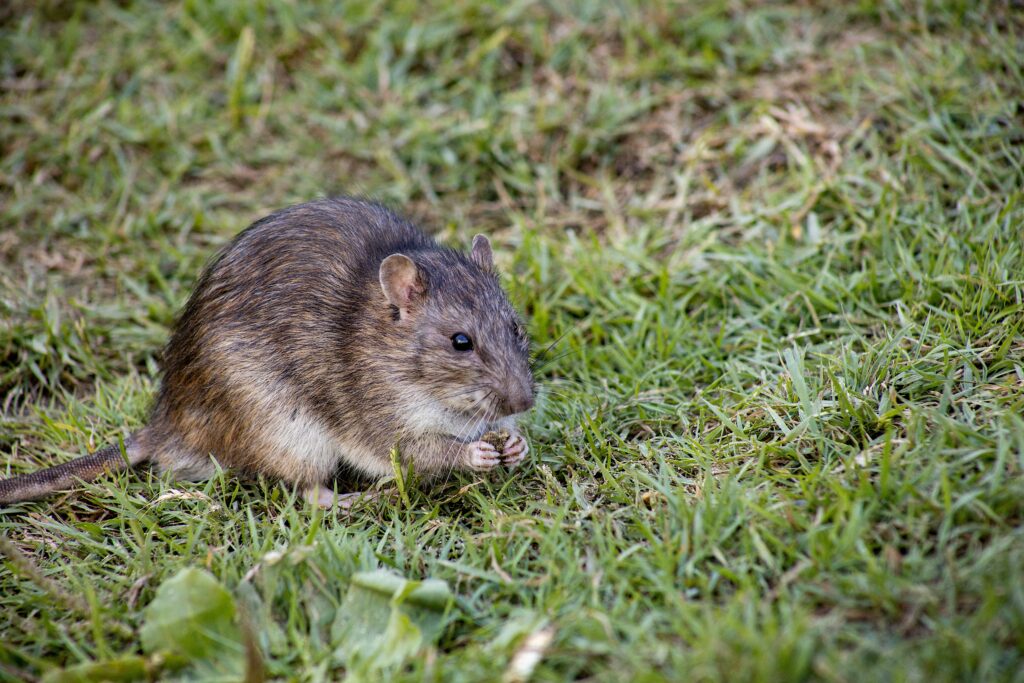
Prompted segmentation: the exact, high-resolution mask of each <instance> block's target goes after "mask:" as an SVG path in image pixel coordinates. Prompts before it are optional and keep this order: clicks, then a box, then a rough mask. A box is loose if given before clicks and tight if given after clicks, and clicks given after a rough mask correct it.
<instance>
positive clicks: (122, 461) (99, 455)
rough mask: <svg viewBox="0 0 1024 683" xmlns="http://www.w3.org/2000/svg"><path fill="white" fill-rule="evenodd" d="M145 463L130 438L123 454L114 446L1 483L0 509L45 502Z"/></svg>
mask: <svg viewBox="0 0 1024 683" xmlns="http://www.w3.org/2000/svg"><path fill="white" fill-rule="evenodd" d="M143 460H145V458H144V456H143V455H142V453H141V449H140V448H139V447H138V445H137V444H136V443H134V439H132V438H129V439H127V440H126V441H125V442H124V453H122V452H121V447H120V445H118V444H112V445H110V446H107V447H106V448H101V449H99V450H98V451H96V452H95V453H92V454H90V455H84V456H82V457H81V458H75V459H74V460H72V461H71V462H66V463H64V464H62V465H57V466H56V467H49V468H47V469H45V470H39V471H38V472H32V473H30V474H23V475H21V476H20V477H11V478H10V479H0V505H7V504H9V503H20V502H22V501H26V500H36V499H38V498H44V497H46V496H48V495H50V494H51V493H56V492H57V491H63V490H65V489H69V488H71V487H72V486H74V485H75V483H76V482H78V481H79V480H85V481H92V480H93V479H96V478H97V477H99V476H100V475H102V474H103V473H104V472H122V471H124V470H126V469H129V468H131V467H132V466H133V465H138V464H139V463H141V462H142V461H143Z"/></svg>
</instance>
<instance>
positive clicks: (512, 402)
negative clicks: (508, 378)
mask: <svg viewBox="0 0 1024 683" xmlns="http://www.w3.org/2000/svg"><path fill="white" fill-rule="evenodd" d="M505 403H506V405H507V406H508V412H509V414H510V415H516V414H517V413H525V412H526V411H527V410H529V409H530V408H532V407H533V387H532V386H531V385H530V383H529V382H515V383H513V385H512V386H511V387H509V391H508V397H507V398H506V399H505Z"/></svg>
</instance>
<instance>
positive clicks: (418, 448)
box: [0, 197, 535, 507]
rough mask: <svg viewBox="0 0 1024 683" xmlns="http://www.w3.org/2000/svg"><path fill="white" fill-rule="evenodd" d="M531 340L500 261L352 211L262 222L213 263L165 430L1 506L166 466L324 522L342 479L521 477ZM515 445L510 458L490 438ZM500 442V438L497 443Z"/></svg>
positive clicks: (181, 344) (7, 497)
mask: <svg viewBox="0 0 1024 683" xmlns="http://www.w3.org/2000/svg"><path fill="white" fill-rule="evenodd" d="M529 352H530V341H529V337H528V335H527V332H526V329H525V326H524V325H523V322H522V319H521V318H520V317H519V315H518V314H517V313H516V311H515V309H514V308H513V306H512V305H511V303H510V302H509V300H508V297H507V296H506V294H505V292H504V291H503V290H502V288H501V286H500V284H499V281H498V275H497V272H496V270H495V268H494V262H493V256H492V251H491V244H490V242H489V241H488V239H487V237H485V236H484V235H476V236H475V237H474V238H473V242H472V248H471V250H470V252H469V253H468V254H467V253H464V252H461V251H458V250H455V249H451V248H448V247H444V246H441V245H439V244H438V243H437V242H436V241H435V240H434V239H433V238H431V237H429V236H428V235H427V234H425V233H424V232H422V231H421V230H420V229H419V228H417V227H416V226H415V225H414V224H413V223H411V222H410V221H409V220H407V219H405V218H403V217H401V216H399V215H397V214H396V213H394V212H392V211H391V210H389V209H387V208H385V207H384V206H382V205H379V204H375V203H372V202H368V201H363V200H359V199H353V198H347V197H341V198H333V199H323V200H317V201H312V202H308V203H305V204H298V205H295V206H292V207H289V208H286V209H283V210H280V211H278V212H276V213H273V214H271V215H270V216H267V217H266V218H263V219H261V220H258V221H256V222H255V223H253V224H252V225H251V226H249V227H248V228H246V229H245V230H243V231H242V232H241V233H239V234H238V235H237V236H236V237H235V238H234V239H233V240H232V241H231V242H230V243H229V244H228V245H227V246H226V247H224V248H223V249H222V250H220V252H219V253H218V254H217V255H216V256H214V257H213V259H212V260H211V262H210V263H209V264H208V265H207V267H206V268H205V270H204V272H203V273H202V275H201V276H200V277H199V280H198V282H197V284H196V286H195V289H194V290H193V292H192V295H191V297H190V298H189V300H188V302H187V303H186V305H185V307H184V309H183V310H182V311H181V313H180V314H179V316H178V318H177V321H176V322H175V324H174V326H173V329H172V333H171V336H170V339H169V341H168V343H167V345H166V347H165V349H164V353H163V361H162V366H163V367H162V379H161V383H160V387H159V390H158V393H157V397H156V400H155V403H154V405H153V408H152V411H151V413H150V416H149V419H148V421H147V423H146V425H145V426H144V427H142V428H141V429H140V430H138V431H137V432H135V433H134V434H132V435H131V436H130V437H128V438H127V439H125V440H124V444H123V449H122V447H121V445H119V444H115V445H111V446H107V447H106V448H102V449H100V450H98V451H96V452H95V453H93V454H91V455H86V456H84V457H80V458H78V459H76V460H72V461H70V462H67V463H64V464H62V465H58V466H56V467H52V468H49V469H45V470H41V471H38V472H34V473H30V474H26V475H22V476H16V477H13V478H10V479H5V480H0V504H7V503H14V502H19V501H26V500H34V499H38V498H42V497H44V496H46V495H49V494H52V493H55V492H57V491H60V490H64V489H67V488H69V487H70V486H72V485H73V484H74V483H75V481H76V480H79V479H81V480H86V481H90V480H93V479H95V478H96V477H98V476H100V475H101V474H102V473H104V472H106V471H121V470H124V469H127V468H129V467H132V466H136V465H142V464H150V465H152V466H155V468H156V469H158V470H159V471H162V472H168V473H170V475H171V476H172V477H174V478H176V479H182V480H188V481H201V480H203V479H206V478H209V477H210V476H212V475H213V474H214V473H215V472H216V469H217V467H218V465H219V466H221V467H224V468H227V469H231V470H236V471H241V472H245V473H250V474H256V475H267V476H270V477H272V478H275V479H277V480H280V481H282V482H284V483H285V484H287V485H291V486H293V487H295V488H296V490H297V491H299V492H300V493H301V494H302V495H303V497H305V498H306V499H307V500H309V501H310V502H313V503H314V504H318V505H320V506H321V507H331V506H332V505H334V504H339V505H344V506H347V505H350V504H351V502H352V501H353V500H354V499H355V497H357V496H359V495H362V494H358V493H349V494H344V495H341V496H339V495H337V494H336V493H335V492H334V491H333V490H332V489H330V488H328V487H327V484H328V482H329V481H331V480H332V477H333V475H334V474H335V472H336V471H337V470H339V469H346V468H347V469H349V470H350V471H354V472H356V473H358V474H360V475H363V476H365V477H368V478H370V479H377V480H379V479H381V478H383V477H386V476H388V475H391V474H393V472H394V465H393V463H392V451H393V449H394V448H396V447H397V449H398V454H399V460H400V463H401V464H402V466H403V467H408V466H410V465H411V466H412V468H413V470H414V471H415V472H416V473H417V474H418V475H420V476H421V477H422V478H424V479H425V480H427V481H430V480H437V479H439V478H441V477H446V476H447V475H449V474H450V473H451V472H452V471H453V470H472V471H487V470H491V469H494V468H496V467H498V466H499V465H504V466H506V467H515V466H516V465H518V464H519V463H520V462H522V460H523V459H524V457H525V456H526V454H527V453H528V451H529V447H528V444H527V441H526V439H525V437H524V436H523V435H522V433H521V431H520V430H519V428H518V426H517V424H518V418H519V417H521V416H522V415H523V414H524V413H525V412H526V411H528V410H529V409H530V408H531V407H532V405H533V402H534V396H535V384H534V379H533V375H532V371H531V366H530V355H529ZM494 430H500V431H501V432H503V433H507V434H508V438H507V440H506V441H505V443H504V446H503V447H502V448H497V447H495V445H494V444H492V443H488V441H486V440H484V436H485V434H486V433H487V432H492V433H493V431H494ZM492 440H493V437H492Z"/></svg>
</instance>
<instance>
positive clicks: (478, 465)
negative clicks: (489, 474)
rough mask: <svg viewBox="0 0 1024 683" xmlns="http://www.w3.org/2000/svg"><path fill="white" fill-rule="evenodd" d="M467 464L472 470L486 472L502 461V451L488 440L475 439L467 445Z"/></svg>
mask: <svg viewBox="0 0 1024 683" xmlns="http://www.w3.org/2000/svg"><path fill="white" fill-rule="evenodd" d="M465 449H466V450H465V462H466V466H467V467H468V468H469V469H471V470H477V471H479V472H486V471H487V470H493V469H494V468H495V467H497V466H498V464H499V463H500V462H501V453H499V452H498V450H497V449H496V448H495V447H494V446H492V445H491V444H489V443H487V442H486V441H474V442H472V443H468V444H466V446H465Z"/></svg>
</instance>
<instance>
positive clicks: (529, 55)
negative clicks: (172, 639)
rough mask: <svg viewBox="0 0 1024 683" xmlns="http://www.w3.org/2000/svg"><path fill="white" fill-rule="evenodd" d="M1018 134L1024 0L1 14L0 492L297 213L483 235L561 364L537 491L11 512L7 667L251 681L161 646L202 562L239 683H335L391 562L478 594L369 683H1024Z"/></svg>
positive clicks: (169, 495) (140, 480) (22, 6)
mask: <svg viewBox="0 0 1024 683" xmlns="http://www.w3.org/2000/svg"><path fill="white" fill-rule="evenodd" d="M1022 149H1024V10H1022V9H1021V7H1020V3H1017V2H1010V1H1008V0H1003V1H993V2H968V1H964V0H960V1H956V0H949V1H942V0H933V1H927V2H926V1H924V0H921V1H914V0H887V1H884V2H870V1H866V0H865V1H862V2H847V3H827V2H821V3H811V2H793V3H782V2H760V1H755V0H709V1H706V2H689V3H682V4H680V3H675V2H668V1H667V0H662V1H655V2H646V1H642V0H635V1H632V2H631V1H626V0H623V1H622V2H614V3H612V2H607V3H604V2H596V1H592V0H575V1H573V2H566V3H559V2H539V1H538V2H530V1H519V0H508V1H505V2H484V1H481V0H458V1H456V2H441V1H440V0H438V1H431V2H421V1H418V0H415V1H414V0H403V1H396V2H391V3H389V4H388V6H386V7H382V6H378V3H374V2H366V1H355V2H350V3H344V5H341V4H339V5H338V6H336V5H335V4H334V3H318V2H291V1H288V0H259V1H256V2H251V3H235V2H228V1H226V0H217V1H212V2H201V1H186V2H182V3H162V2H156V1H152V2H143V1H139V2H136V1H133V0H125V1H124V2H112V1H111V0H99V1H97V2H82V3H74V2H62V1H61V0H52V1H47V2H39V3H28V2H20V1H16V2H15V3H14V4H13V6H5V7H3V8H2V9H0V154H2V156H0V420H2V424H0V476H10V475H14V474H18V473H23V472H29V471H33V470H35V469H38V468H39V467H41V466H43V465H45V464H53V463H56V462H63V461H64V460H66V459H69V458H71V457H73V456H74V455H76V454H82V453H85V452H87V451H89V450H94V449H96V448H98V447H100V446H102V445H104V444H106V443H109V442H111V441H116V440H117V438H118V437H121V436H125V435H127V434H129V433H130V432H131V431H132V430H134V429H137V428H138V427H139V426H140V425H141V424H143V422H144V420H145V417H146V411H147V408H148V406H149V404H150V401H151V399H152V397H153V394H154V390H155V387H156V386H157V383H158V381H159V374H158V368H159V364H160V348H161V345H162V344H163V343H164V341H165V340H166V337H167V333H168V329H169V326H170V324H171V322H172V320H173V316H174V314H175V312H176V310H177V309H178V308H179V307H180V306H181V305H182V303H183V302H184V300H185V298H186V296H187V295H188V293H189V291H190V288H191V286H192V285H193V283H194V282H195V279H196V277H197V275H198V274H199V272H200V270H201V268H202V265H203V263H204V262H205V261H206V259H207V258H209V257H210V256H211V255H212V254H213V253H214V251H215V250H216V249H217V247H218V246H219V245H222V244H224V243H225V241H226V240H228V239H229V238H230V237H231V236H232V235H234V234H235V233H236V232H238V231H239V230H241V229H242V228H244V227H245V226H246V225H248V224H249V223H250V222H252V221H253V220H255V219H257V218H260V217H262V216H263V215H265V214H266V213H268V212H269V211H271V210H273V209H276V208H280V207H282V206H284V205H287V204H290V203H294V202H299V201H304V200H308V199H311V198H315V197H319V196H324V195H331V194H339V193H346V194H360V195H368V196H371V197H374V198H377V199H380V200H384V201H386V202H388V203H391V204H393V205H394V206H397V207H401V208H402V209H403V210H404V211H406V212H407V213H408V214H410V215H412V216H413V217H415V218H416V219H417V220H419V221H421V222H422V223H423V224H424V225H425V226H426V227H428V228H430V229H432V230H435V231H437V232H438V234H439V236H440V237H441V239H443V240H444V241H446V242H449V243H452V244H460V245H465V244H468V240H469V238H470V236H471V235H472V234H473V233H474V232H478V231H479V232H486V233H488V234H490V235H491V236H492V239H493V241H494V244H495V249H496V258H497V260H498V262H499V265H500V267H501V268H502V270H503V273H504V276H505V281H506V283H507V286H508V288H509V291H510V292H511V294H512V296H513V298H514V300H515V302H516V303H517V305H518V306H520V307H521V309H522V310H523V311H524V312H525V313H526V314H527V315H528V316H529V318H530V327H531V332H532V334H533V337H534V340H535V342H536V344H537V346H538V348H542V347H544V346H547V345H548V344H551V343H552V342H555V341H556V340H558V341H557V343H555V344H554V347H553V350H552V352H551V353H550V354H549V357H548V360H547V362H546V363H545V364H544V365H543V368H542V370H541V378H540V379H541V381H542V383H543V386H544V389H543V395H542V397H541V400H540V402H539V405H538V408H537V409H536V410H535V411H534V413H533V414H532V416H531V418H530V420H529V421H528V424H527V428H528V432H529V434H530V437H531V441H532V444H533V449H532V452H531V455H530V458H529V462H528V464H527V465H526V466H525V467H523V468H522V469H520V470H518V471H516V472H515V473H514V474H513V475H511V476H509V475H506V474H501V475H498V476H495V477H491V478H478V477H472V476H461V477H458V478H453V479H452V480H450V481H449V482H447V483H446V485H445V486H443V487H442V488H440V489H435V490H428V489H425V488H424V489H416V488H414V489H412V490H411V491H409V492H408V495H407V497H405V498H403V499H400V500H397V501H394V502H391V503H386V504H382V503H377V504H371V505H368V506H366V507H364V508H362V509H360V510H358V511H356V512H354V513H353V514H351V515H344V514H340V513H328V514H326V515H321V514H319V513H318V512H315V511H313V510H312V509H311V508H310V507H309V506H306V505H303V504H300V503H296V502H295V501H294V500H291V499H289V497H288V495H287V493H286V492H285V491H284V490H283V489H282V488H281V487H279V486H276V485H275V484H273V483H272V482H240V481H238V480H237V479H236V478H233V477H231V476H228V475H227V474H225V475H223V476H219V477H217V478H215V479H213V480H211V481H210V482H208V483H205V484H180V483H174V482H170V481H165V480H161V479H160V478H159V477H156V476H153V475H150V474H147V473H145V472H142V473H139V472H136V473H131V474H125V475H122V476H117V477H108V478H105V479H102V480H100V481H98V482H96V483H95V484H94V485H91V486H88V487H83V488H82V489H81V490H78V491H76V492H74V493H70V494H66V495H60V496H57V497H55V498H53V499H51V500H48V501H44V502H39V503H32V504H24V505H19V506H13V507H9V508H5V509H3V510H0V534H2V537H3V539H5V541H4V548H5V549H6V550H5V553H6V559H5V560H4V561H3V562H2V563H0V679H2V680H24V679H33V678H37V677H41V676H43V675H44V674H45V673H46V672H47V671H49V670H51V669H53V668H54V667H70V666H76V665H82V664H83V663H87V662H101V663H102V664H101V667H104V666H107V667H113V666H114V665H113V664H109V662H110V661H111V660H118V658H123V657H125V656H130V655H135V654H139V653H144V652H145V653H147V654H145V657H146V659H145V666H147V667H150V671H151V673H152V675H154V676H172V675H173V676H179V677H182V678H186V679H190V678H205V679H210V678H216V677H218V676H219V677H220V678H221V679H225V678H231V676H232V674H231V672H230V671H227V672H226V671H225V670H223V667H222V668H221V669H220V670H218V669H217V667H216V666H214V665H213V664H211V663H210V662H209V661H201V660H200V661H193V662H185V663H184V664H185V666H184V668H176V669H175V668H174V667H175V666H178V665H180V664H181V662H179V663H177V664H175V663H174V662H171V663H168V664H166V668H164V669H163V670H158V667H159V666H160V663H159V661H158V660H159V657H156V656H150V655H149V654H148V653H149V652H151V651H152V649H151V648H148V647H147V648H144V647H143V645H144V642H143V641H144V640H145V637H144V636H143V635H141V634H143V632H144V631H145V628H144V625H145V624H146V623H147V621H148V620H150V619H152V614H153V613H154V612H156V611H157V610H151V611H150V612H149V613H147V606H148V605H150V604H151V603H152V602H153V601H154V599H156V597H157V594H158V589H160V587H161V585H166V584H165V582H167V581H168V580H170V579H171V578H172V577H174V576H175V575H177V574H178V572H179V571H180V570H182V569H184V568H187V567H195V568H201V569H204V570H206V571H208V572H209V574H210V575H212V577H215V579H216V583H219V585H220V586H221V587H222V588H217V590H220V591H222V593H224V595H225V598H224V599H225V600H227V601H229V602H232V603H233V604H235V605H236V606H237V610H238V612H239V614H243V613H244V614H245V615H247V616H245V617H244V618H241V617H240V620H239V621H238V623H239V624H243V626H242V627H241V628H242V630H243V631H245V634H246V635H245V636H244V637H242V639H241V641H240V640H238V639H237V638H236V639H235V640H233V641H231V642H229V643H227V644H226V645H225V646H224V648H225V652H226V651H228V650H231V649H232V648H234V651H238V648H239V647H240V646H239V645H238V644H237V643H238V642H242V641H246V642H249V643H250V648H249V652H250V655H252V654H254V653H255V654H256V655H258V658H259V659H260V660H262V664H261V665H260V666H256V665H250V668H249V670H248V677H249V680H259V673H260V668H261V667H262V670H263V674H264V675H265V677H266V678H267V679H268V680H275V679H276V680H298V681H306V680H310V681H313V680H336V679H338V678H341V677H343V676H344V675H345V673H346V666H345V664H344V661H348V660H343V659H339V657H338V655H337V653H336V652H335V650H336V647H337V646H338V642H337V640H338V639H337V631H336V628H333V627H332V625H333V624H334V621H335V618H336V615H337V614H339V613H340V614H342V617H341V618H340V622H339V623H344V622H345V621H346V619H348V616H347V614H346V612H345V610H346V609H349V606H348V603H346V605H345V606H343V605H342V603H343V601H344V599H345V596H346V593H347V591H348V590H349V587H350V583H351V580H352V576H353V575H354V574H355V573H356V572H362V571H369V570H372V569H375V568H385V569H390V570H392V571H394V572H395V573H397V574H399V575H401V576H404V577H406V578H408V579H410V580H424V579H438V580H441V581H444V582H447V585H448V586H449V587H450V589H451V591H452V592H453V594H454V595H455V596H456V599H455V607H454V608H452V609H450V610H449V611H448V612H446V613H445V614H444V615H443V617H441V618H442V621H441V622H438V624H439V627H441V628H442V630H441V631H440V632H439V634H435V635H436V637H432V638H428V637H426V636H424V637H423V643H424V646H423V647H422V648H420V650H419V651H418V652H417V651H416V648H415V647H411V648H410V649H409V650H408V651H407V652H405V653H404V654H403V653H398V654H397V655H395V656H393V657H392V660H393V661H391V662H390V663H389V664H383V663H379V665H377V666H376V668H374V667H373V666H369V667H368V668H366V669H365V670H364V671H363V672H362V673H361V677H362V679H363V680H391V681H404V680H408V681H414V680H415V681H418V680H424V679H426V680H436V681H498V680H501V679H502V676H506V680H514V679H515V677H516V676H515V675H514V672H513V671H512V670H513V669H516V668H517V667H520V666H524V664H523V655H524V654H529V653H525V652H524V648H526V649H529V648H532V649H533V651H534V653H535V654H539V655H541V656H540V661H539V663H538V664H536V668H535V669H534V670H533V671H532V673H530V674H529V675H530V676H532V680H535V681H561V680H594V681H662V680H671V681H675V680H687V681H724V680H728V681H745V680H766V681H767V680H824V681H863V680H891V681H927V682H928V683H931V682H933V681H939V680H950V681H964V680H1016V681H1022V680H1024V154H1022ZM229 621H230V619H229ZM391 635H394V634H391ZM389 637H390V636H389ZM405 642H408V641H405ZM253 644H255V646H253ZM257 650H258V651H257ZM517 653H518V654H517ZM225 656H226V655H225ZM122 661H123V660H122ZM525 668H526V669H528V668H529V667H528V666H527V667H525ZM348 670H349V671H350V672H351V671H355V669H354V668H352V667H349V668H348ZM105 671H107V673H105V674H104V675H106V676H112V675H113V673H111V672H112V671H113V669H112V668H109V669H105ZM236 671H237V670H236ZM51 675H52V674H51ZM236 677H237V675H236ZM523 677H525V670H524V675H523V676H520V678H523ZM352 678H353V679H354V678H355V676H352Z"/></svg>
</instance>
